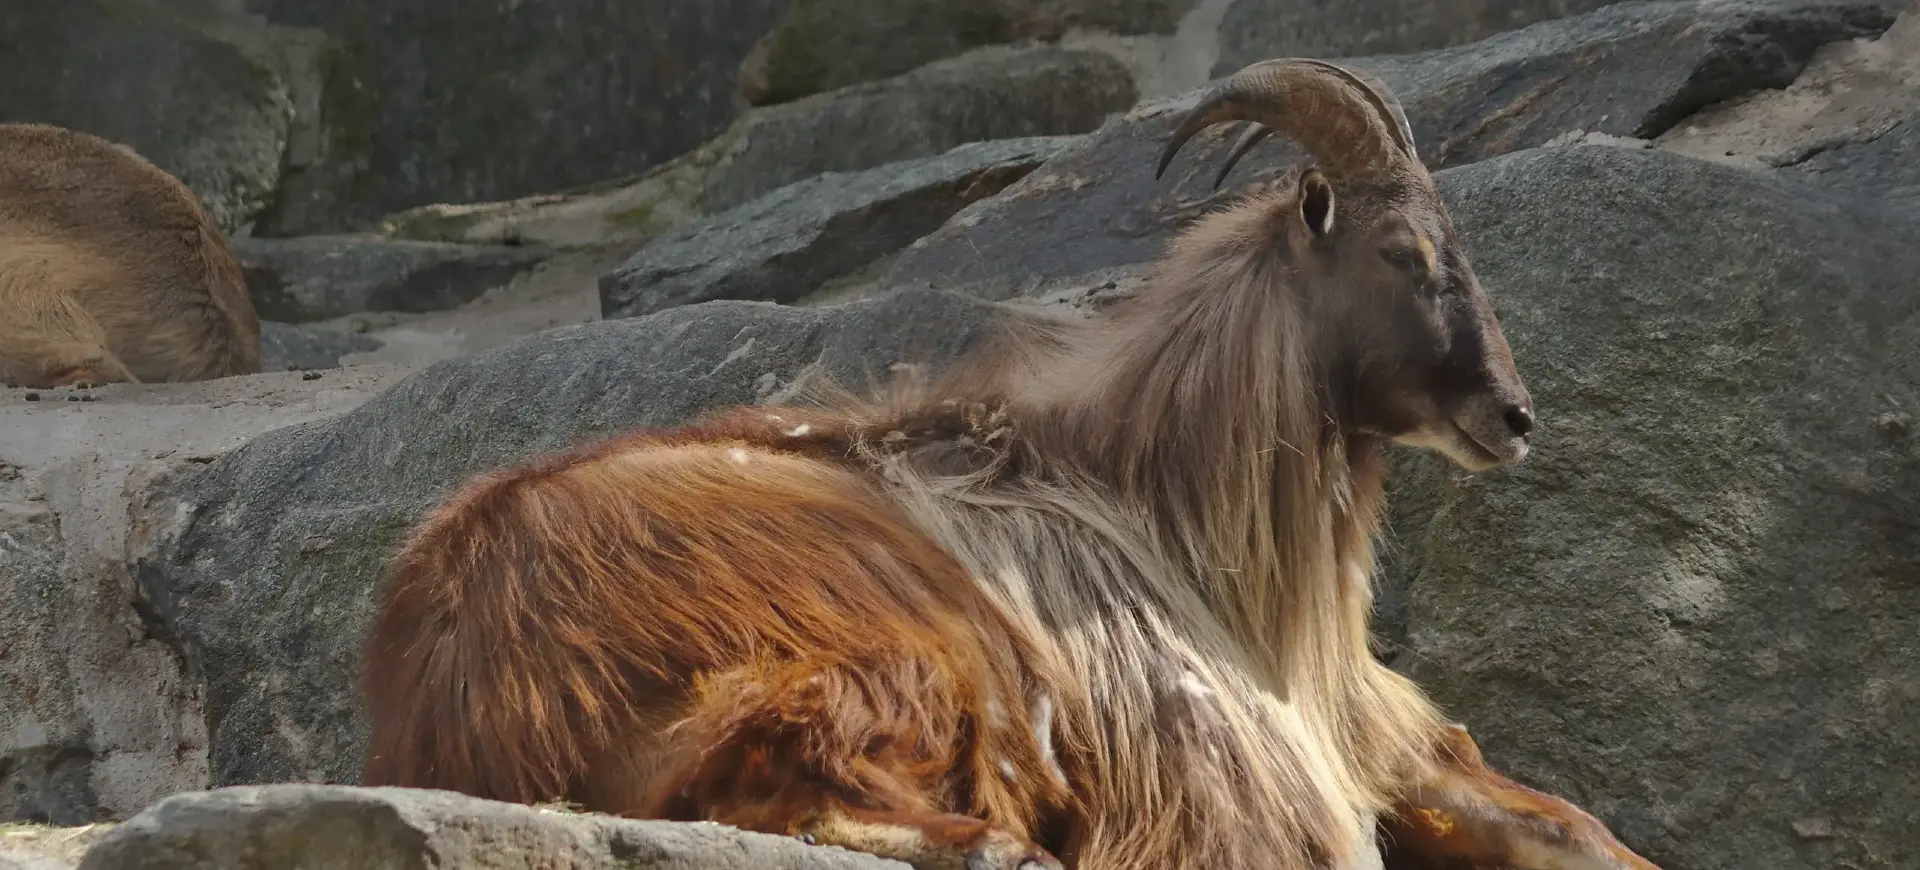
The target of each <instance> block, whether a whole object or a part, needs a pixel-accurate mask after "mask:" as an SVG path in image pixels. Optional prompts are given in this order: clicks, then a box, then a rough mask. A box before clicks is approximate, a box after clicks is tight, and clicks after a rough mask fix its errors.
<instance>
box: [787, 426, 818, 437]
mask: <svg viewBox="0 0 1920 870" xmlns="http://www.w3.org/2000/svg"><path fill="white" fill-rule="evenodd" d="M812 431H813V427H812V426H809V425H807V424H805V423H801V424H800V425H798V426H795V427H793V428H792V429H788V430H787V437H789V438H798V437H800V436H802V435H805V434H807V433H808V432H812Z"/></svg>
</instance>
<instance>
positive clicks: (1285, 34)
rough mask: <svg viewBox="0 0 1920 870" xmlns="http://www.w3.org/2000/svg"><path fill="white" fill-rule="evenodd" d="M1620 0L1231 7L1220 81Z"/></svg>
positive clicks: (1417, 0) (1406, 49)
mask: <svg viewBox="0 0 1920 870" xmlns="http://www.w3.org/2000/svg"><path fill="white" fill-rule="evenodd" d="M1616 2H1619V0H1345V2H1341V3H1306V2H1301V0H1232V5H1231V6H1229V7H1227V11H1226V15H1225V17H1224V18H1222V19H1221V22H1220V55H1219V58H1218V59H1217V60H1216V61H1215V62H1214V66H1213V74H1214V75H1216V76H1223V75H1227V74H1228V73H1231V72H1233V71H1234V70H1237V69H1239V68H1241V67H1243V66H1246V65H1247V64H1250V63H1253V62H1254V61H1258V60H1265V59H1266V58H1269V57H1359V56H1362V55H1371V54H1408V53H1412V52H1416V51H1428V50H1431V49H1436V48H1446V47H1448V46H1452V45H1460V44H1462V43H1468V42H1473V41H1476V40H1480V39H1485V38H1487V37H1489V36H1492V35H1494V34H1496V33H1500V32H1502V31H1507V30H1515V29H1518V28H1521V27H1525V26H1527V25H1529V24H1533V23H1535V22H1539V21H1547V20H1550V19H1554V18H1563V17H1566V16H1569V15H1579V14H1581V13H1585V12H1592V11H1593V10H1595V9H1598V8H1600V7H1602V6H1607V5H1610V4H1612V3H1616Z"/></svg>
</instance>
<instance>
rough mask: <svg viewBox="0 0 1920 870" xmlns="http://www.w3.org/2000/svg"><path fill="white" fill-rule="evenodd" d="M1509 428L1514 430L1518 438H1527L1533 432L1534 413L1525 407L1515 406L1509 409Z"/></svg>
mask: <svg viewBox="0 0 1920 870" xmlns="http://www.w3.org/2000/svg"><path fill="white" fill-rule="evenodd" d="M1506 416H1507V428H1508V429H1511V430H1513V434H1514V435H1515V436H1516V437H1520V438H1525V437H1527V433H1528V432H1532V431H1533V411H1532V409H1529V408H1528V407H1527V406H1525V405H1514V406H1512V407H1509V408H1508V409H1507V415H1506Z"/></svg>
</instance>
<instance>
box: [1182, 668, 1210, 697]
mask: <svg viewBox="0 0 1920 870" xmlns="http://www.w3.org/2000/svg"><path fill="white" fill-rule="evenodd" d="M1174 686H1175V687H1177V688H1179V689H1180V691H1182V692H1185V693H1187V696H1188V697H1191V698H1194V699H1196V700H1197V699H1200V698H1207V697H1211V696H1212V695H1213V688H1212V687H1210V686H1208V685H1207V684H1206V683H1203V682H1201V681H1200V675H1199V674H1196V673H1194V672H1192V671H1186V672H1184V673H1182V674H1180V679H1178V680H1176V681H1174Z"/></svg>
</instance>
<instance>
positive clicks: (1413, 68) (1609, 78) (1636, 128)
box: [887, 0, 1893, 297]
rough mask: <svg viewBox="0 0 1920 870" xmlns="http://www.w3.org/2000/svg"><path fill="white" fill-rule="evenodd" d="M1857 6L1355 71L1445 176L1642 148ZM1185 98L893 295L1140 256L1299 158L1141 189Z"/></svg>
mask: <svg viewBox="0 0 1920 870" xmlns="http://www.w3.org/2000/svg"><path fill="white" fill-rule="evenodd" d="M1892 21H1893V17H1892V15H1891V14H1890V13H1888V12H1887V11H1886V10H1885V9H1883V8H1881V7H1880V6H1879V5H1878V4H1876V3H1873V2H1870V0H1726V2H1713V3H1693V2H1658V3H1642V2H1630V3H1620V4H1618V5H1614V6H1609V7H1607V8H1605V9H1601V10H1599V11H1598V12H1594V13H1591V14H1588V15H1584V16H1580V17H1577V18H1568V19H1562V20H1558V21H1550V22H1544V23H1541V24H1536V25H1533V26H1532V27H1529V28H1526V29H1524V30H1518V31H1514V32H1510V33H1505V34H1501V35H1499V36H1496V37H1493V38H1491V39H1488V40H1485V41H1482V42H1479V43H1475V44H1473V45H1468V46H1460V47H1456V48H1450V49H1443V50H1440V51H1435V52H1429V53H1425V54H1419V55H1412V56H1402V57H1375V58H1360V59H1356V60H1353V61H1349V63H1351V64H1352V65H1353V66H1354V67H1356V68H1360V69H1365V70H1369V71H1372V72H1374V73H1376V74H1379V75H1380V76H1381V77H1382V78H1384V79H1385V80H1386V81H1387V83H1388V85H1389V86H1390V87H1392V88H1393V90H1394V92H1395V93H1396V94H1398V95H1399V97H1400V99H1401V101H1402V102H1403V103H1404V104H1405V107H1406V110H1407V115H1408V119H1409V121H1410V123H1411V124H1412V125H1413V128H1414V136H1415V140H1416V143H1417V144H1418V145H1419V148H1420V154H1421V156H1422V158H1423V159H1424V160H1425V161H1426V163H1427V165H1428V166H1429V167H1430V168H1435V169H1439V168H1444V167H1446V166H1453V165H1459V164H1462V163H1468V162H1471V161H1474V160H1481V159H1485V158H1487V157H1490V156H1493V155H1496V154H1502V153H1507V152H1511V151H1514V150H1519V149H1524V148H1529V147H1533V146H1535V145H1540V144H1543V143H1546V142H1548V141H1550V140H1552V139H1554V138H1555V137H1557V136H1559V135H1561V134H1563V133H1568V132H1572V131H1582V130H1589V131H1597V132H1600V133H1606V134H1612V135H1616V136H1635V137H1641V138H1647V137H1651V136H1654V135H1657V134H1658V133H1659V132H1660V131H1661V130H1662V129H1665V128H1666V127H1667V126H1670V125H1672V124H1673V123H1674V122H1676V121H1677V120H1678V119H1679V118H1681V117H1683V116H1684V115H1686V113H1688V112H1691V111H1693V110H1695V109H1698V108H1700V107H1701V106H1704V105H1707V104H1708V103H1711V102H1715V101H1718V100H1723V99H1726V98H1728V97H1731V96H1734V95H1736V94H1739V93H1741V92H1743V91H1747V90H1753V89H1757V88H1765V87H1778V86H1781V85H1783V84H1785V83H1787V82H1790V81H1792V79H1793V76H1794V74H1795V73H1796V72H1797V71H1798V70H1799V69H1800V67H1801V66H1802V65H1803V64H1804V63H1805V61H1806V59H1807V57H1808V56H1809V55H1810V54H1811V53H1812V52H1813V51H1814V49H1815V48H1817V47H1818V46H1820V45H1822V44H1824V43H1827V42H1831V41H1833V40H1838V39H1845V38H1849V37H1854V36H1861V35H1867V34H1871V33H1876V32H1879V31H1880V30H1884V29H1885V28H1886V27H1887V26H1889V25H1890V24H1891V23H1892ZM1198 94H1199V92H1198V91H1195V92H1190V93H1188V94H1185V95H1182V96H1180V97H1177V98H1172V99H1168V100H1164V101H1158V102H1155V103H1152V104H1149V105H1147V106H1142V107H1140V108H1138V109H1135V110H1134V111H1133V112H1131V113H1129V114H1128V115H1127V116H1126V117H1125V118H1123V119H1121V120H1119V121H1116V122H1112V123H1109V124H1107V125H1106V126H1105V127H1103V128H1102V129H1101V130H1100V131H1098V132H1096V133H1094V134H1092V135H1090V136H1088V137H1087V139H1086V140H1085V141H1084V142H1083V143H1082V144H1080V145H1078V146H1075V147H1074V148H1072V149H1069V150H1068V151H1066V152H1064V153H1062V154H1061V155H1060V156H1058V157H1056V158H1054V159H1053V160H1051V161H1049V162H1048V163H1047V164H1046V165H1045V166H1042V167H1041V168H1040V169H1038V170H1035V171H1034V172H1033V173H1031V174H1029V175H1028V176H1027V177H1026V178H1024V179H1022V180H1021V181H1020V182H1019V183H1017V184H1014V185H1012V186H1011V187H1009V188H1007V190H1005V191H1003V192H1001V194H1000V195H999V196H996V197H993V198H992V199H989V200H985V201H982V202H980V203H976V204H975V205H973V206H972V207H970V208H968V209H967V210H965V211H963V212H961V213H960V214H958V215H955V217H954V219H953V220H952V221H949V223H948V225H947V226H946V227H943V228H941V229H940V230H939V231H937V232H935V233H933V234H932V235H930V236H928V237H927V238H925V239H923V240H921V241H920V242H918V243H916V244H915V245H914V246H913V247H911V248H909V249H908V250H907V251H905V252H904V253H902V254H901V256H900V258H899V260H898V261H897V262H896V263H895V264H894V267H893V269H892V271H891V272H890V273H889V274H888V276H887V278H888V280H889V281H891V282H893V283H895V284H899V285H905V284H913V285H916V286H928V285H934V286H940V287H957V286H966V285H974V286H972V287H971V288H970V289H972V290H973V291H974V292H979V293H982V294H984V295H988V296H992V297H1006V296H1010V295H1016V294H1020V293H1026V292H1029V291H1030V290H1031V289H1032V288H1033V287H1035V286H1036V285H1041V284H1045V283H1047V282H1049V281H1054V280H1057V279H1060V278H1063V277H1066V276H1073V275H1078V274H1081V273H1084V272H1088V271H1092V270H1095V269H1101V268H1111V267H1115V266H1121V265H1126V264H1129V263H1137V262H1142V261H1145V260H1148V259H1151V258H1152V257H1154V256H1155V255H1156V254H1157V253H1158V252H1159V250H1160V248H1161V246H1162V245H1163V244H1164V243H1165V241H1166V240H1167V238H1168V237H1169V236H1170V235H1171V234H1172V233H1173V231H1175V230H1176V229H1177V228H1179V227H1180V226H1183V225H1184V224H1185V223H1186V222H1188V221H1189V220H1191V219H1192V218H1193V217H1194V216H1195V215H1198V214H1200V213H1202V212H1204V211H1206V210H1209V209H1211V208H1214V207H1217V206H1218V205H1220V204H1222V203H1223V202H1225V201H1227V200H1228V199H1231V198H1232V197H1234V196H1237V195H1238V194H1240V193H1241V192H1244V190H1246V189H1247V188H1248V187H1249V186H1250V185H1253V184H1260V183H1264V182H1265V181H1266V180H1268V179H1270V178H1271V177H1272V176H1273V175H1274V174H1275V173H1277V172H1278V171H1279V170H1281V169H1282V168H1284V167H1285V166H1287V165H1289V164H1291V163H1293V162H1294V161H1296V160H1298V159H1300V151H1299V149H1298V148H1297V147H1296V146H1294V145H1293V144H1292V143H1291V142H1289V141H1286V140H1284V139H1283V138H1282V137H1278V136H1275V137H1270V138H1269V139H1267V140H1265V141H1264V142H1262V143H1261V144H1260V145H1259V146H1257V147H1256V148H1255V149H1254V150H1253V152H1252V153H1250V154H1248V156H1247V158H1246V159H1245V160H1243V161H1242V162H1241V163H1240V165H1239V166H1238V167H1236V168H1235V170H1234V173H1233V174H1232V175H1231V176H1229V177H1228V179H1227V181H1226V182H1225V183H1224V184H1222V186H1221V188H1220V190H1219V191H1214V190H1212V188H1211V185H1212V183H1213V178H1214V175H1215V173H1216V172H1217V171H1218V169H1219V166H1220V164H1221V162H1222V160H1224V158H1225V155H1226V150H1227V148H1228V146H1229V144H1230V143H1231V142H1232V141H1233V139H1234V138H1235V137H1237V136H1238V135H1239V132H1240V131H1239V127H1238V126H1236V125H1221V126H1220V127H1217V128H1215V129H1214V130H1213V131H1212V132H1210V133H1207V134H1202V135H1200V136H1197V137H1195V139H1194V140H1193V141H1192V142H1191V143H1190V144H1189V145H1188V146H1187V148H1186V149H1185V150H1184V151H1183V152H1182V153H1181V154H1180V156H1179V157H1177V158H1176V159H1175V161H1174V163H1173V164H1172V165H1171V166H1169V167H1168V169H1167V173H1168V174H1167V177H1166V178H1164V179H1163V180H1160V181H1155V180H1154V177H1153V168H1154V165H1155V163H1156V161H1157V160H1158V158H1159V154H1160V149H1161V148H1162V147H1163V146H1164V145H1165V143H1166V137H1167V135H1168V133H1169V132H1170V130H1169V128H1170V127H1171V125H1172V123H1173V115H1174V114H1175V113H1177V112H1178V111H1181V110H1184V109H1186V108H1187V107H1189V106H1191V105H1192V103H1193V101H1194V100H1195V99H1196V98H1197V97H1198Z"/></svg>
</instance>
